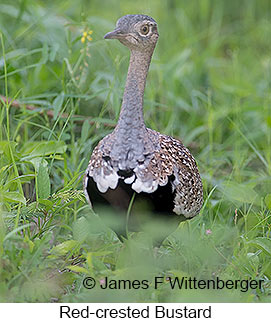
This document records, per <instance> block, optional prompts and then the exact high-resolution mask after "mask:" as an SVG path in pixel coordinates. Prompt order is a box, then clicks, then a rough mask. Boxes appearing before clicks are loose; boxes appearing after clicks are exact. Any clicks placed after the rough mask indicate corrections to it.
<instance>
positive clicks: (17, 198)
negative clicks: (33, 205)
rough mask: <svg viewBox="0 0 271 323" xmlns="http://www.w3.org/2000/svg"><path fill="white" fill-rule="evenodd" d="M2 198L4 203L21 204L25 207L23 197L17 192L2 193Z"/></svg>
mask: <svg viewBox="0 0 271 323" xmlns="http://www.w3.org/2000/svg"><path fill="white" fill-rule="evenodd" d="M2 197H3V199H4V201H6V202H16V203H23V204H24V205H26V199H25V197H24V196H23V195H22V194H21V193H19V192H2Z"/></svg>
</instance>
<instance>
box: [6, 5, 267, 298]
mask: <svg viewBox="0 0 271 323" xmlns="http://www.w3.org/2000/svg"><path fill="white" fill-rule="evenodd" d="M133 13H142V14H148V15H150V16H152V17H153V18H154V19H155V20H156V21H157V22H158V29H159V33H160V38H159V41H158V44H157V48H156V50H155V53H154V56H153V60H152V64H151V67H150V72H149V75H148V81H147V86H146V91H145V108H144V114H145V121H146V124H147V126H149V127H151V128H153V129H155V130H158V131H160V132H162V133H165V134H169V135H172V136H174V137H176V138H180V139H181V140H182V141H183V142H184V144H185V145H187V146H188V147H189V149H190V150H191V152H192V153H193V155H194V156H195V158H196V160H197V162H198V166H199V169H200V173H201V175H202V178H203V184H204V195H205V204H204V207H203V209H202V211H201V213H200V215H199V216H197V217H196V218H194V219H193V220H191V221H189V222H186V223H182V224H181V225H180V226H179V228H178V229H177V230H176V231H175V232H174V233H173V234H172V235H170V236H169V237H168V239H167V240H165V241H164V244H163V245H162V246H161V247H160V248H156V249H153V248H152V247H151V245H150V243H149V240H148V235H149V234H152V231H155V230H156V229H157V228H151V229H150V232H148V234H147V235H146V234H144V233H142V234H131V236H130V237H129V239H128V240H126V241H125V242H124V243H121V242H120V241H119V240H118V239H117V237H116V236H115V234H114V232H113V231H111V230H110V229H109V228H108V227H106V226H105V225H104V223H102V222H101V221H100V220H99V217H97V215H95V214H94V213H93V212H92V211H91V210H90V209H89V207H88V206H87V205H86V202H85V199H84V196H83V194H82V175H83V172H84V170H85V169H86V167H87V164H88V160H89V158H90V155H91V152H92V149H93V147H94V146H95V145H96V144H97V142H98V141H99V140H100V139H101V138H102V137H104V136H105V135H106V134H107V133H109V132H111V131H112V127H113V126H114V125H115V124H116V122H117V119H118V115H119V110H120V105H121V98H122V93H123V88H124V84H125V78H126V72H127V68H128V62H129V52H128V50H127V48H125V47H124V46H122V45H121V44H120V43H118V41H105V40H104V39H103V35H104V34H105V33H106V32H108V31H110V30H112V29H113V28H114V25H115V23H116V21H117V19H118V18H119V17H121V16H122V15H125V14H133ZM270 15H271V1H269V0H261V1H257V0H246V1H245V0H244V1H233V0H230V1H215V0H201V1H196V0H192V1H177V0H175V1H174V0H171V1H170V0H168V1H155V0H145V1H141V0H139V1H130V0H126V1H110V2H109V1H97V0H93V1H86V0H85V1H83V0H78V1H71V0H66V1H50V0H49V1H48V0H47V1H34V0H21V1H17V0H14V1H12V2H11V1H3V0H1V1H0V37H1V44H0V95H1V98H0V107H1V111H0V124H1V128H0V129H1V130H0V203H1V206H0V255H1V258H0V277H1V279H0V300H1V301H2V302H14V301H16V302H25V301H26V302H41V301H42V302H52V301H58V302H63V301H65V302H67V301H69V302H72V301H76V302H89V301H92V302H97V301H100V302H103V301H107V302H110V301H122V302H123V301H132V302H137V301H140V302H144V301H145V302H151V301H157V302H160V301H162V302H184V301H191V302H196V301H205V302H206V301H213V302H214V301H218V302H219V301H232V302H238V301H242V302H255V301H261V302H264V301H270V277H271V265H270V260H271V239H270V229H271V226H270V216H271V91H270V90H271V56H270V53H271V41H270V35H271V19H270V18H271V17H270ZM86 35H87V36H88V37H87V36H86ZM104 212H109V213H110V212H112V210H105V211H104ZM168 275H173V276H178V277H196V278H198V279H200V278H202V279H210V278H212V277H216V276H218V277H220V278H221V279H250V278H251V279H256V280H259V279H262V280H264V284H263V288H262V289H261V290H260V289H257V290H249V291H248V292H245V293H244V292H241V291H240V290H235V291H225V290H222V291H212V290H211V291H206V290H201V291H197V290H190V291H189V290H185V291H183V290H181V291H179V290H174V291H171V290H170V289H169V283H168V281H166V280H165V282H164V284H163V286H161V288H159V289H158V290H155V289H154V288H153V285H151V286H150V288H149V289H147V290H141V289H138V290H124V291H123V290H122V291H119V290H111V291H106V292H105V291H104V290H101V289H99V287H95V292H94V291H91V290H90V291H88V290H87V289H85V288H84V287H83V285H82V284H83V279H84V277H85V276H93V277H95V278H96V279H97V281H99V280H100V281H102V280H103V279H104V277H109V278H111V279H139V280H142V279H149V280H150V281H152V279H153V278H154V276H164V277H167V276H168Z"/></svg>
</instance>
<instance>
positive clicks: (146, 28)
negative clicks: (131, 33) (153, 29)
mask: <svg viewBox="0 0 271 323" xmlns="http://www.w3.org/2000/svg"><path fill="white" fill-rule="evenodd" d="M149 30H150V28H149V26H148V25H144V26H142V27H141V28H140V33H141V34H142V35H147V34H148V33H149Z"/></svg>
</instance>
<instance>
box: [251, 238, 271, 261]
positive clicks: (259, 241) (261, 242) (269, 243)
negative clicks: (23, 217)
mask: <svg viewBox="0 0 271 323" xmlns="http://www.w3.org/2000/svg"><path fill="white" fill-rule="evenodd" d="M248 244H252V245H255V246H257V247H258V248H260V249H262V250H263V251H264V252H265V253H267V254H268V255H269V256H270V257H271V239H269V238H265V237H258V238H255V239H253V240H250V241H248Z"/></svg>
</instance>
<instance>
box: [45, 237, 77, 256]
mask: <svg viewBox="0 0 271 323" xmlns="http://www.w3.org/2000/svg"><path fill="white" fill-rule="evenodd" d="M77 246H78V241H76V240H68V241H64V242H62V243H60V244H58V245H57V246H55V247H54V248H52V250H51V253H52V254H53V255H56V256H64V255H65V254H67V253H68V252H69V251H71V250H72V249H74V248H75V247H77Z"/></svg>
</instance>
